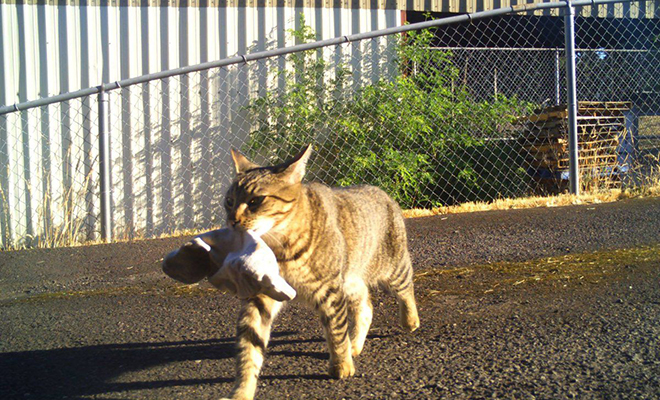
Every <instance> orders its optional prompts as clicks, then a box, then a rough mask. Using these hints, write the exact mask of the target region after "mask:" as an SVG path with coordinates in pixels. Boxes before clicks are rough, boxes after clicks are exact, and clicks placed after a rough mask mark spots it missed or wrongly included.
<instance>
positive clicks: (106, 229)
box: [99, 87, 112, 242]
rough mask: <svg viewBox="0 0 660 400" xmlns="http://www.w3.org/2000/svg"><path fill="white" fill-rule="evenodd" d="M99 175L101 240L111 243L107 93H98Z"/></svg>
mask: <svg viewBox="0 0 660 400" xmlns="http://www.w3.org/2000/svg"><path fill="white" fill-rule="evenodd" d="M99 162H100V165H99V173H100V175H101V176H100V179H99V181H100V185H101V190H100V196H101V239H102V240H103V241H105V242H110V241H112V226H111V219H110V215H111V210H110V136H109V134H108V93H107V92H106V91H105V90H103V87H101V91H100V92H99Z"/></svg>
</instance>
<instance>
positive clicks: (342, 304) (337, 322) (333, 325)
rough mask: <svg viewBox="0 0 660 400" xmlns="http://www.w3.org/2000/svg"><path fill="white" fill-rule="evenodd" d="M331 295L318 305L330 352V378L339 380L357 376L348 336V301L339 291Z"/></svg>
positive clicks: (332, 291) (331, 291)
mask: <svg viewBox="0 0 660 400" xmlns="http://www.w3.org/2000/svg"><path fill="white" fill-rule="evenodd" d="M328 292H330V293H331V294H330V295H328V296H324V297H325V299H324V301H322V302H321V303H319V304H318V305H317V309H318V311H319V312H320V314H321V323H322V324H323V329H324V331H325V337H326V341H327V343H328V350H329V352H330V370H329V372H330V376H332V377H334V378H338V379H343V378H348V377H349V376H353V375H354V374H355V366H354V364H353V357H352V356H351V341H350V338H349V335H348V299H347V298H346V296H345V295H344V294H343V293H342V292H341V291H339V290H337V291H334V290H332V289H329V290H328Z"/></svg>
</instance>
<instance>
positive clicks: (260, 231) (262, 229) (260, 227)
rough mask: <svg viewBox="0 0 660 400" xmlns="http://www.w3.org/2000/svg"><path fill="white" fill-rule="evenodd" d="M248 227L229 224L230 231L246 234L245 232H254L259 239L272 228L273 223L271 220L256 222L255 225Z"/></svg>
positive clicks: (239, 224)
mask: <svg viewBox="0 0 660 400" xmlns="http://www.w3.org/2000/svg"><path fill="white" fill-rule="evenodd" d="M249 225H250V226H246V225H243V224H241V223H236V224H231V223H230V224H229V227H230V228H231V229H232V230H234V231H236V232H240V233H243V232H247V231H252V232H254V234H256V235H257V236H259V237H261V236H263V235H265V234H266V233H268V231H270V230H271V229H272V228H273V226H274V225H275V223H274V222H273V221H272V220H262V221H258V222H256V223H252V224H249Z"/></svg>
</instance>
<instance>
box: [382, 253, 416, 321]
mask: <svg viewBox="0 0 660 400" xmlns="http://www.w3.org/2000/svg"><path fill="white" fill-rule="evenodd" d="M386 286H387V288H388V289H389V290H390V291H391V292H392V293H393V294H394V296H395V297H396V299H397V303H398V304H399V319H400V321H401V326H402V327H403V328H405V329H407V330H408V331H410V332H413V331H414V330H416V329H417V328H419V316H418V315H417V304H416V303H415V289H414V286H413V268H412V262H411V261H410V254H408V252H407V251H406V252H405V253H404V255H403V257H402V258H401V260H400V261H399V263H398V265H397V268H395V269H394V271H393V272H392V274H390V276H389V278H388V280H387V283H386Z"/></svg>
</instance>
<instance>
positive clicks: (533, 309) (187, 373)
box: [0, 199, 660, 399]
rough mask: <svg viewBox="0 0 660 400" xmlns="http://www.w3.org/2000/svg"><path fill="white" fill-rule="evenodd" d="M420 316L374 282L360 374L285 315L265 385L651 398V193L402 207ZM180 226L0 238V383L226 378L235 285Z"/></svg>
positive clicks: (30, 393)
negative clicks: (405, 311) (191, 281)
mask: <svg viewBox="0 0 660 400" xmlns="http://www.w3.org/2000/svg"><path fill="white" fill-rule="evenodd" d="M407 227H408V233H409V243H410V248H411V253H412V256H413V262H414V267H415V271H416V280H415V282H416V283H415V284H416V290H417V298H418V305H419V310H420V318H421V322H422V326H421V328H420V329H419V330H418V331H416V332H414V333H413V334H407V333H404V332H403V330H401V329H400V328H399V327H398V325H397V315H396V305H395V303H394V300H393V299H392V298H391V297H389V296H387V295H385V294H376V295H375V296H374V299H373V300H374V305H375V310H374V322H373V325H372V329H371V331H370V335H369V339H368V340H367V344H366V346H365V350H364V352H363V354H362V355H361V356H360V357H359V358H358V359H356V368H357V374H356V376H355V377H352V378H349V379H346V380H342V381H337V380H334V379H331V378H330V377H329V376H328V374H327V358H328V357H327V352H326V349H325V343H324V340H323V338H322V332H321V326H320V323H319V321H318V318H317V317H316V316H315V315H314V313H313V312H311V311H309V310H307V309H305V308H304V307H302V306H301V305H298V304H291V305H289V306H288V307H287V308H286V309H285V310H284V311H283V312H282V314H281V315H280V317H279V318H278V321H277V323H276V326H275V329H274V333H273V339H272V341H271V345H270V346H269V352H268V355H267V358H266V362H265V365H264V369H263V371H262V377H261V379H260V382H259V389H258V391H257V399H363V398H364V399H371V398H373V399H441V398H447V399H482V398H506V399H509V398H516V399H517V398H520V399H531V398H536V399H564V398H579V399H591V398H594V399H630V398H636V399H656V398H660V290H659V288H660V255H659V254H658V252H659V249H660V199H636V200H626V201H621V202H617V203H609V204H597V205H582V206H568V207H556V208H538V209H527V210H507V211H488V212H477V213H465V214H454V215H445V216H435V217H426V218H418V219H409V220H407ZM187 239H188V237H176V238H167V239H157V240H146V241H140V242H129V243H117V244H109V245H95V246H87V247H74V248H66V249H32V250H22V251H12V252H2V253H0V320H1V321H2V322H1V323H0V398H2V399H52V398H57V399H63V398H69V399H213V398H216V399H217V398H220V397H223V396H225V395H226V394H228V392H229V390H230V389H231V382H232V379H233V375H234V372H233V366H234V363H233V359H232V357H233V355H234V349H233V340H234V330H235V326H234V323H235V319H236V314H237V308H238V301H237V300H235V299H233V298H231V297H229V296H227V295H224V294H221V293H219V292H217V291H216V290H214V289H212V288H211V287H210V286H209V285H208V284H201V285H195V286H184V285H180V284H178V283H176V282H174V281H172V280H171V279H169V278H167V277H166V276H165V275H163V274H162V272H161V271H160V263H161V260H162V257H163V256H164V255H165V254H167V253H168V252H169V251H171V250H173V249H175V248H177V247H178V246H179V245H180V244H182V243H184V242H185V241H186V240H187Z"/></svg>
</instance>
